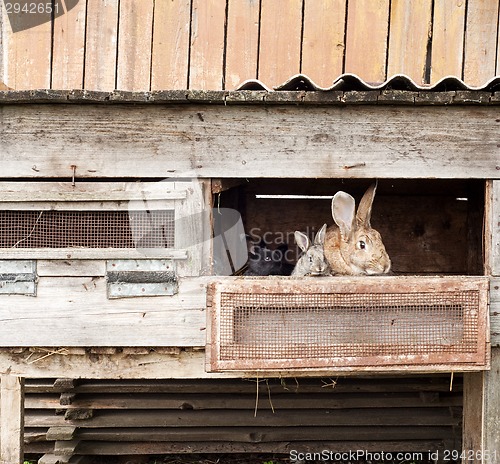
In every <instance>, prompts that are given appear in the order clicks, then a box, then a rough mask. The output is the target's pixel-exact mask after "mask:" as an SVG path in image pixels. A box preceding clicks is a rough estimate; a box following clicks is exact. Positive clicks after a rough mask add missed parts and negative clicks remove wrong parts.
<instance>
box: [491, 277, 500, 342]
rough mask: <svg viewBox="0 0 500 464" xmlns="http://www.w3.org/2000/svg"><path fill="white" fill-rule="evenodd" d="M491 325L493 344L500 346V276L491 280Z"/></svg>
mask: <svg viewBox="0 0 500 464" xmlns="http://www.w3.org/2000/svg"><path fill="white" fill-rule="evenodd" d="M490 327H491V328H490V330H491V346H500V277H492V278H491V282H490Z"/></svg>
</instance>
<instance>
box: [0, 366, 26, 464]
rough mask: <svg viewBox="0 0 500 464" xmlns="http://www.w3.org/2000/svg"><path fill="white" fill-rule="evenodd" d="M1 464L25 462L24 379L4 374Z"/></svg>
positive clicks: (0, 396)
mask: <svg viewBox="0 0 500 464" xmlns="http://www.w3.org/2000/svg"><path fill="white" fill-rule="evenodd" d="M0 403H1V415H0V463H1V464H21V463H22V462H23V429H24V379H23V378H21V377H16V376H14V375H5V374H4V373H2V376H1V384H0Z"/></svg>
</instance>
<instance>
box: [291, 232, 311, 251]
mask: <svg viewBox="0 0 500 464" xmlns="http://www.w3.org/2000/svg"><path fill="white" fill-rule="evenodd" d="M294 235H295V241H296V242H297V245H298V246H299V248H300V249H301V250H302V251H307V250H308V248H309V245H310V242H309V237H308V236H307V235H306V234H303V233H302V232H299V231H298V230H296V231H295V234H294Z"/></svg>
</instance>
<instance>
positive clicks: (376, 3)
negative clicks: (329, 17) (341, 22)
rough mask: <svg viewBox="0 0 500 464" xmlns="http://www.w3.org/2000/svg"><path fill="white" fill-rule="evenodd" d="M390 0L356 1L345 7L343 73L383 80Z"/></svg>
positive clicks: (384, 75) (367, 80)
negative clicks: (345, 32) (345, 33)
mask: <svg viewBox="0 0 500 464" xmlns="http://www.w3.org/2000/svg"><path fill="white" fill-rule="evenodd" d="M388 33H389V0H356V1H355V2H349V4H348V9H347V35H346V50H345V68H344V72H346V73H354V74H357V75H358V76H359V77H361V79H363V80H364V81H366V82H372V83H380V82H383V81H384V80H385V79H386V72H385V69H386V62H387V35H388Z"/></svg>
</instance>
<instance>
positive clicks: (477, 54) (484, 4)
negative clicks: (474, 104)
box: [463, 0, 499, 87]
mask: <svg viewBox="0 0 500 464" xmlns="http://www.w3.org/2000/svg"><path fill="white" fill-rule="evenodd" d="M498 14H499V10H498V2H495V1H489V0H469V1H468V2H467V18H466V24H465V53H464V74H463V79H464V81H465V83H466V84H468V85H470V86H478V87H479V86H482V85H484V84H485V83H486V82H487V81H488V80H489V79H491V78H492V77H493V76H494V75H495V71H496V51H497V28H498Z"/></svg>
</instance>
